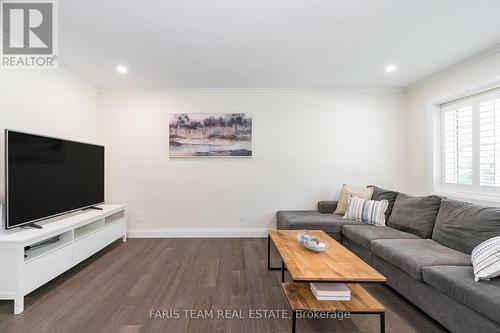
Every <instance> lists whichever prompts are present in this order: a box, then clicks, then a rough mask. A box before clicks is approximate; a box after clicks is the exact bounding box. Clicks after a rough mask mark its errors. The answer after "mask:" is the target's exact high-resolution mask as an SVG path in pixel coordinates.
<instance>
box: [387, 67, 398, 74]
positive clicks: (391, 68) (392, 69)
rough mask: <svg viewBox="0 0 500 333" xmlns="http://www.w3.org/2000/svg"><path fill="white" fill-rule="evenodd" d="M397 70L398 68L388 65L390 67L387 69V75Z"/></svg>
mask: <svg viewBox="0 0 500 333" xmlns="http://www.w3.org/2000/svg"><path fill="white" fill-rule="evenodd" d="M396 69H398V67H397V66H396V65H388V66H386V67H385V71H386V72H387V73H392V72H395V71H396Z"/></svg>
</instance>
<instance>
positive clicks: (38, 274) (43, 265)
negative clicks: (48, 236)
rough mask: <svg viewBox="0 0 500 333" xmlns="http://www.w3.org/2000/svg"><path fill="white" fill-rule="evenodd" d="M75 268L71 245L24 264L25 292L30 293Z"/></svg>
mask: <svg viewBox="0 0 500 333" xmlns="http://www.w3.org/2000/svg"><path fill="white" fill-rule="evenodd" d="M72 266H73V251H72V246H71V244H68V245H66V246H64V247H62V248H60V249H57V250H55V251H53V252H51V253H49V254H47V255H44V256H41V257H39V258H36V259H33V260H31V261H29V262H27V263H25V264H24V267H23V268H24V272H23V274H22V276H23V291H24V294H27V293H30V292H32V291H33V290H35V289H36V288H38V287H40V286H42V285H43V284H45V283H47V282H49V281H50V280H52V279H53V278H55V277H56V276H58V275H60V274H62V273H64V272H65V271H67V270H68V269H69V268H71V267H72Z"/></svg>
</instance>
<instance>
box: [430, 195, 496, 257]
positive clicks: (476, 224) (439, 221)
mask: <svg viewBox="0 0 500 333" xmlns="http://www.w3.org/2000/svg"><path fill="white" fill-rule="evenodd" d="M496 236H500V208H496V207H487V206H480V205H475V204H472V203H468V202H463V201H457V200H451V199H443V201H442V203H441V208H440V209H439V214H438V216H437V218H436V226H435V227H434V231H433V233H432V239H433V240H435V241H436V242H439V243H441V244H443V245H445V246H448V247H451V248H452V249H455V250H457V251H460V252H464V253H467V254H470V253H471V252H472V250H473V249H474V248H475V247H476V246H477V245H479V244H480V243H482V242H484V241H485V240H487V239H490V238H493V237H496Z"/></svg>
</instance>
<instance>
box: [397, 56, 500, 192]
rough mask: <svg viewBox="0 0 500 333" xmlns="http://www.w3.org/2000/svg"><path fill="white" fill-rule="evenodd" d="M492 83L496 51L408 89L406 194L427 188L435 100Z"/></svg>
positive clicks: (497, 68)
mask: <svg viewBox="0 0 500 333" xmlns="http://www.w3.org/2000/svg"><path fill="white" fill-rule="evenodd" d="M493 82H497V83H500V52H497V53H493V54H491V55H489V56H486V57H483V58H481V59H478V60H477V61H475V62H473V63H471V64H468V65H465V66H464V67H461V68H460V69H457V70H455V71H453V72H450V73H447V74H442V75H440V76H438V77H436V78H435V79H434V80H431V81H429V82H428V83H425V84H419V85H417V86H415V87H412V88H410V89H408V93H407V106H406V109H407V113H408V118H407V121H408V125H407V128H408V135H407V137H408V151H407V154H408V179H407V184H408V191H409V192H410V193H413V194H426V193H429V192H430V191H431V184H430V180H431V176H432V175H431V172H432V171H431V170H432V168H431V167H432V131H433V129H432V127H433V123H432V118H433V117H432V114H433V111H434V110H435V108H436V105H435V104H436V102H437V101H441V100H443V99H446V98H448V97H454V96H455V97H456V96H460V95H462V94H464V93H466V92H469V91H472V90H476V89H478V88H479V89H480V88H481V87H486V86H489V85H491V84H492V83H493Z"/></svg>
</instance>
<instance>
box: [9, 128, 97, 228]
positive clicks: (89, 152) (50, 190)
mask: <svg viewBox="0 0 500 333" xmlns="http://www.w3.org/2000/svg"><path fill="white" fill-rule="evenodd" d="M5 155H6V156H5V174H6V175H5V187H6V190H5V196H6V228H7V229H10V228H13V227H18V226H21V225H24V224H28V223H33V222H36V221H39V220H42V219H45V218H48V217H52V216H56V215H59V214H63V213H67V212H70V211H74V210H77V209H82V208H87V207H91V206H94V205H97V204H100V203H103V202H104V147H103V146H97V145H92V144H86V143H80V142H74V141H68V140H62V139H55V138H49V137H44V136H39V135H33V134H27V133H21V132H15V131H10V130H6V131H5Z"/></svg>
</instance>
